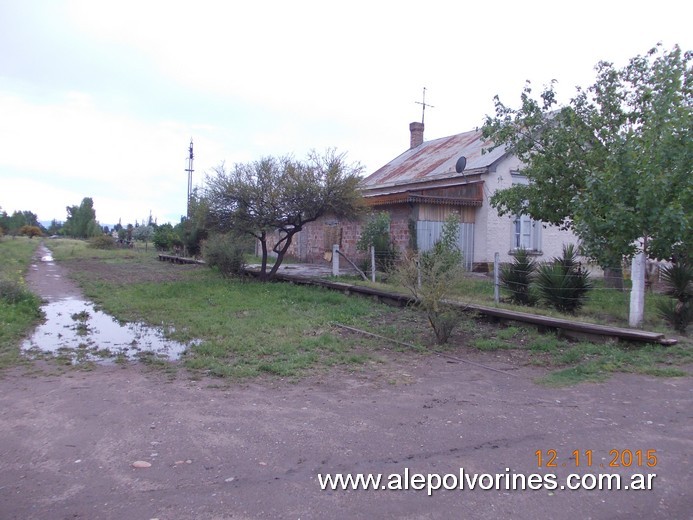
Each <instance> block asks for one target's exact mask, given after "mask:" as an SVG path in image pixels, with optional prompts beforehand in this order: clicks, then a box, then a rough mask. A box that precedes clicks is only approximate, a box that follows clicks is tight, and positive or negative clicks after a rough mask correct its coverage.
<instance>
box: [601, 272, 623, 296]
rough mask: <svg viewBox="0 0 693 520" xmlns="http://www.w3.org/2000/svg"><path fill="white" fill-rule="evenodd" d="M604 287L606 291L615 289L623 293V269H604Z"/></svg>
mask: <svg viewBox="0 0 693 520" xmlns="http://www.w3.org/2000/svg"><path fill="white" fill-rule="evenodd" d="M604 287H606V288H607V289H617V290H619V291H623V268H621V267H605V268H604Z"/></svg>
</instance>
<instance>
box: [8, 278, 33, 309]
mask: <svg viewBox="0 0 693 520" xmlns="http://www.w3.org/2000/svg"><path fill="white" fill-rule="evenodd" d="M0 300H4V301H5V302H7V303H9V304H10V305H15V304H18V303H22V302H34V303H36V305H38V298H37V297H36V296H35V295H34V294H33V293H31V292H29V291H27V290H26V289H25V288H24V286H22V285H21V284H19V283H17V282H13V281H10V280H0Z"/></svg>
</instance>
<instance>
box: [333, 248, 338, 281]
mask: <svg viewBox="0 0 693 520" xmlns="http://www.w3.org/2000/svg"><path fill="white" fill-rule="evenodd" d="M338 251H339V246H338V245H337V244H333V245H332V276H339V253H338Z"/></svg>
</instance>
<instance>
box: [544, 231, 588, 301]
mask: <svg viewBox="0 0 693 520" xmlns="http://www.w3.org/2000/svg"><path fill="white" fill-rule="evenodd" d="M577 257H578V254H577V250H576V249H575V246H574V245H573V244H568V245H564V246H563V255H562V256H560V257H557V258H554V259H553V260H552V261H551V262H550V263H547V264H544V265H542V266H540V267H539V269H538V271H537V276H536V279H535V284H536V287H537V291H538V292H539V299H540V300H541V301H542V302H543V303H545V304H546V305H548V306H550V307H553V308H554V309H556V310H558V311H560V312H565V313H568V314H575V312H576V311H577V310H578V309H579V308H580V307H582V306H583V305H584V303H585V301H586V300H587V293H588V292H589V291H590V290H591V289H592V283H591V282H590V279H589V271H587V270H585V269H583V268H582V266H581V265H580V263H579V262H578V260H577Z"/></svg>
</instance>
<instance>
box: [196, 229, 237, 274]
mask: <svg viewBox="0 0 693 520" xmlns="http://www.w3.org/2000/svg"><path fill="white" fill-rule="evenodd" d="M247 249H248V240H247V239H246V238H245V237H238V236H234V235H213V236H212V237H210V238H209V239H208V240H207V241H206V242H205V245H204V247H203V255H204V259H205V262H206V263H207V265H208V266H209V267H213V268H217V269H219V272H220V273H221V274H222V276H224V277H228V276H240V275H242V274H243V272H244V269H245V267H246V265H247V262H246V260H245V257H246V251H247Z"/></svg>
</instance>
